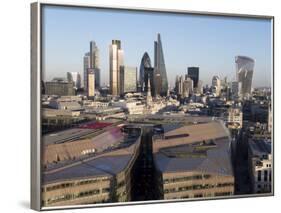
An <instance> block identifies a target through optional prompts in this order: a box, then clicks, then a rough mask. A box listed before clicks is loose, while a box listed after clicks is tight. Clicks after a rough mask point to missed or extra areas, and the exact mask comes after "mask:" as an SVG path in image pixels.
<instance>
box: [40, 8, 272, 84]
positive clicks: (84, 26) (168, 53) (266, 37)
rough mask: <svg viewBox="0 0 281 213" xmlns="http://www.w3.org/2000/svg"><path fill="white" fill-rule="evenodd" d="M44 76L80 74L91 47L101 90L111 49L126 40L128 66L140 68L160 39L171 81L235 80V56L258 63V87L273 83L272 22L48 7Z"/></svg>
mask: <svg viewBox="0 0 281 213" xmlns="http://www.w3.org/2000/svg"><path fill="white" fill-rule="evenodd" d="M43 17H44V18H43V20H44V21H43V72H44V78H45V79H46V80H51V79H52V78H53V77H66V72H79V73H80V74H81V76H82V77H83V56H84V54H85V53H86V52H88V51H89V48H90V47H89V46H90V45H89V42H90V41H91V40H94V41H96V43H97V46H98V47H99V50H100V68H101V83H102V85H103V84H104V83H105V84H108V82H109V45H110V44H111V40H112V39H119V40H121V46H122V49H123V50H124V62H125V65H127V66H135V67H138V70H139V66H140V62H141V58H142V56H143V54H144V52H145V51H147V52H148V54H149V56H150V58H151V60H152V64H153V63H154V58H153V57H154V52H153V50H154V40H156V38H157V33H160V34H161V38H162V46H163V51H164V57H165V63H166V70H167V75H168V81H169V84H170V85H171V86H173V85H174V82H175V76H176V75H184V74H185V73H186V70H187V67H188V66H199V67H200V74H199V75H200V76H199V78H200V79H201V80H203V82H204V84H210V82H211V79H212V77H213V76H214V75H218V76H220V77H221V78H223V77H225V76H227V77H228V79H229V80H234V77H235V62H234V59H235V56H236V55H245V56H249V57H251V58H253V59H255V60H256V64H255V69H254V77H253V86H269V85H270V82H271V59H272V55H271V22H270V20H262V19H249V18H233V17H215V16H201V15H186V14H169V13H155V12H154V13H150V12H143V11H139V12H136V11H120V10H119V11H118V10H109V9H108V10H104V9H92V8H72V7H54V6H45V8H44V16H43Z"/></svg>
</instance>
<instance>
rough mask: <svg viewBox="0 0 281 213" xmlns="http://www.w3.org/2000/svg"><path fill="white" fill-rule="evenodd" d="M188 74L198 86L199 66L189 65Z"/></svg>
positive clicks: (195, 85)
mask: <svg viewBox="0 0 281 213" xmlns="http://www.w3.org/2000/svg"><path fill="white" fill-rule="evenodd" d="M187 75H188V77H189V78H191V79H192V80H193V87H194V88H197V86H198V81H199V67H188V68H187Z"/></svg>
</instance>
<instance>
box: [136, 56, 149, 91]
mask: <svg viewBox="0 0 281 213" xmlns="http://www.w3.org/2000/svg"><path fill="white" fill-rule="evenodd" d="M147 68H151V60H150V57H149V55H148V53H147V52H145V53H144V54H143V57H142V59H141V64H140V73H139V84H140V86H141V87H142V86H143V84H144V73H145V69H147Z"/></svg>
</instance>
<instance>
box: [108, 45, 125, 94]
mask: <svg viewBox="0 0 281 213" xmlns="http://www.w3.org/2000/svg"><path fill="white" fill-rule="evenodd" d="M123 60H124V52H123V50H122V49H121V41H120V40H112V44H111V45H110V46H109V84H110V93H111V95H113V96H117V95H120V67H121V66H123V65H124V62H123Z"/></svg>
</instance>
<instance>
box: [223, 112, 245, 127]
mask: <svg viewBox="0 0 281 213" xmlns="http://www.w3.org/2000/svg"><path fill="white" fill-rule="evenodd" d="M226 121H227V126H228V128H230V129H241V128H242V126H243V112H242V111H241V109H240V108H229V109H228V111H227V117H226Z"/></svg>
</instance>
